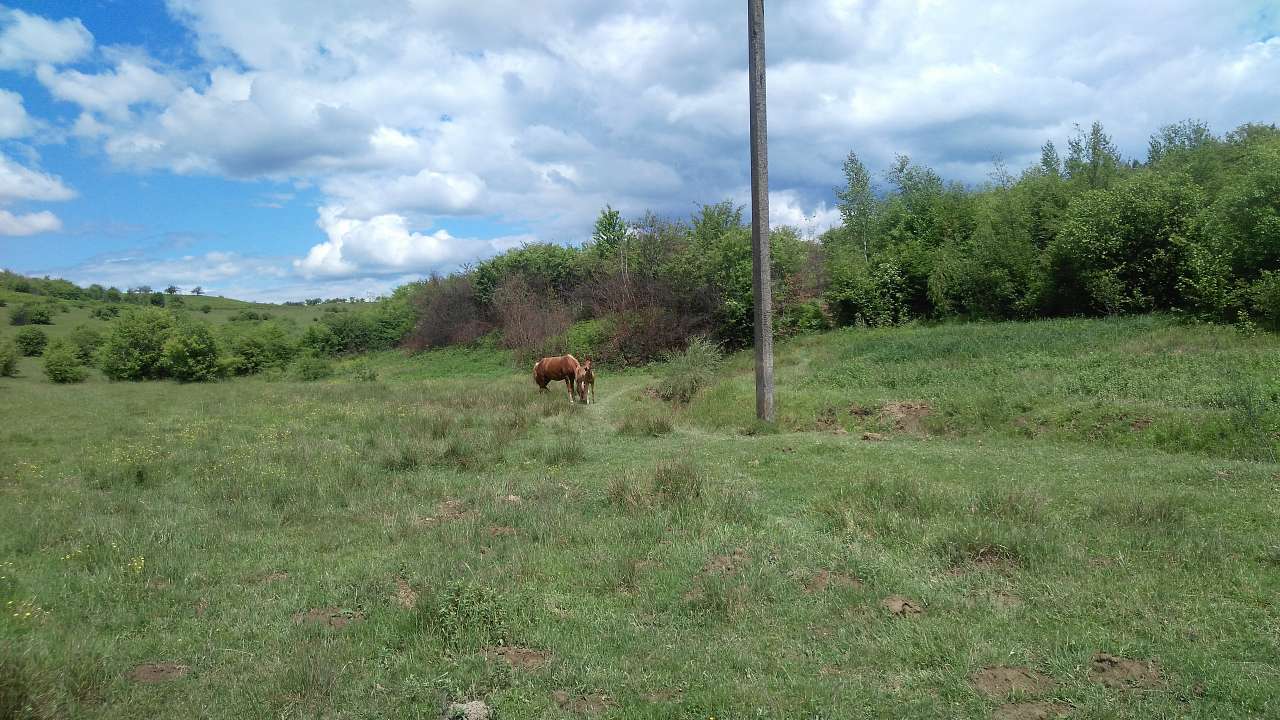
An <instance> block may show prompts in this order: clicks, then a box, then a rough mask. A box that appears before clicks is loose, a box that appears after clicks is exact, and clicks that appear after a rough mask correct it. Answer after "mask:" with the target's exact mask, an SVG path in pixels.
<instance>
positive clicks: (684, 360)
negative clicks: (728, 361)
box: [658, 338, 720, 403]
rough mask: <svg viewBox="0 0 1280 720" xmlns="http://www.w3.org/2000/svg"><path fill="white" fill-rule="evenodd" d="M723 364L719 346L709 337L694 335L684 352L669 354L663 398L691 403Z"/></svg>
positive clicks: (661, 382)
mask: <svg viewBox="0 0 1280 720" xmlns="http://www.w3.org/2000/svg"><path fill="white" fill-rule="evenodd" d="M719 367H720V350H719V348H717V347H716V346H715V345H713V344H712V343H711V342H710V341H709V340H707V339H705V338H694V339H693V340H692V341H690V342H689V346H688V347H687V348H685V349H684V352H680V353H669V354H668V355H667V358H666V366H665V367H664V368H663V369H662V378H661V379H660V380H659V381H658V395H659V397H661V398H662V399H663V400H669V401H673V402H679V403H687V402H689V401H690V400H692V399H693V396H694V395H696V394H697V393H698V391H699V390H701V389H702V388H703V386H705V385H707V384H708V383H709V382H710V381H711V378H712V377H713V376H714V375H715V373H716V370H717V369H718V368H719Z"/></svg>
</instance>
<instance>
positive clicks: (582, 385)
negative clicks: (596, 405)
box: [574, 358, 596, 405]
mask: <svg viewBox="0 0 1280 720" xmlns="http://www.w3.org/2000/svg"><path fill="white" fill-rule="evenodd" d="M574 377H575V382H574V384H575V385H577V386H578V398H579V399H580V400H582V402H583V403H584V404H588V405H589V404H591V403H592V402H594V401H595V399H596V375H595V373H593V372H591V358H587V359H586V360H584V361H583V362H582V365H580V366H579V367H578V372H576V373H574ZM588 390H590V391H591V399H590V400H588V399H587V391H588Z"/></svg>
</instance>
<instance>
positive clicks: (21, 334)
mask: <svg viewBox="0 0 1280 720" xmlns="http://www.w3.org/2000/svg"><path fill="white" fill-rule="evenodd" d="M13 341H14V342H15V343H16V344H17V345H18V349H19V350H21V351H22V354H23V355H26V356H27V357H34V356H36V355H39V354H40V353H42V352H44V347H45V345H48V344H49V336H48V335H45V334H44V331H43V330H41V329H40V328H34V327H24V328H22V329H21V330H19V331H18V334H17V335H16V336H14V338H13Z"/></svg>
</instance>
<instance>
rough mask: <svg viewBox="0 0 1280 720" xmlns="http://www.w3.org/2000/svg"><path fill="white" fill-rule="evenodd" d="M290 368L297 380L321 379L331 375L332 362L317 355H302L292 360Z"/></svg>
mask: <svg viewBox="0 0 1280 720" xmlns="http://www.w3.org/2000/svg"><path fill="white" fill-rule="evenodd" d="M291 369H292V371H293V372H292V374H293V377H294V378H296V379H298V380H306V381H310V380H323V379H325V378H327V377H329V376H331V375H333V364H332V363H330V362H329V361H328V360H327V359H325V358H323V357H320V356H319V355H310V354H308V355H302V356H300V357H299V358H298V359H297V360H294V362H293V367H292V368H291Z"/></svg>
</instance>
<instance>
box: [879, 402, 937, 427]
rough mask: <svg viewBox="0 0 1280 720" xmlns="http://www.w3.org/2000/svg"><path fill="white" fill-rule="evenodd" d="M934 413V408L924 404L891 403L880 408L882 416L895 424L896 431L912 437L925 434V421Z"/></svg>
mask: <svg viewBox="0 0 1280 720" xmlns="http://www.w3.org/2000/svg"><path fill="white" fill-rule="evenodd" d="M932 413H933V408H931V407H929V404H928V403H923V402H891V403H885V404H884V405H883V406H882V407H881V408H880V416H881V417H882V418H884V420H885V421H886V422H891V423H893V429H894V430H896V431H898V432H905V433H911V434H912V435H920V434H923V433H924V419H925V418H927V417H929V415H930V414H932Z"/></svg>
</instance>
